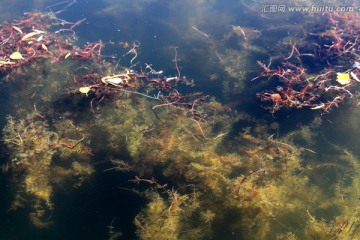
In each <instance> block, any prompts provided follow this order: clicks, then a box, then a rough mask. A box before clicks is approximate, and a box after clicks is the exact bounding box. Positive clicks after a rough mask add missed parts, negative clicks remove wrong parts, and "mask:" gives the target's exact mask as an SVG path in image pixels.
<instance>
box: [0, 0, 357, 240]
mask: <svg viewBox="0 0 360 240" xmlns="http://www.w3.org/2000/svg"><path fill="white" fill-rule="evenodd" d="M250 2H251V1H234V0H226V1H220V0H218V1H216V0H214V1H200V0H199V1H195V0H187V1H180V0H178V1H177V0H175V1H156V0H135V1H116V0H113V1H111V0H103V1H97V0H88V1H85V0H78V1H74V2H72V1H63V2H61V1H25V2H23V1H4V0H2V1H0V4H1V6H2V7H1V10H0V11H1V13H2V14H1V15H0V19H1V22H5V21H7V22H11V21H13V20H15V19H20V18H21V17H22V15H23V13H24V12H30V11H35V10H36V11H42V12H47V11H50V10H52V11H53V12H58V13H57V15H56V16H57V17H59V18H61V19H65V20H67V21H71V22H76V21H78V20H80V19H83V18H86V20H85V21H84V22H83V23H82V24H81V25H80V26H78V27H77V28H76V33H77V37H78V39H77V44H78V45H79V46H83V45H85V44H86V43H88V42H94V41H98V40H101V41H102V42H103V43H105V48H104V50H103V52H102V54H103V55H104V56H106V57H105V59H106V60H107V61H109V62H113V63H114V62H116V61H117V60H119V63H120V65H123V66H130V65H131V64H130V63H129V62H130V60H131V57H132V56H131V55H128V56H123V54H124V49H122V48H121V47H120V46H119V45H118V44H117V43H118V42H129V43H132V42H134V41H136V42H139V43H140V47H139V50H138V57H137V58H136V60H135V61H134V63H136V64H137V65H136V67H137V66H142V67H144V66H145V63H147V64H152V67H154V68H155V69H156V70H163V71H164V75H165V76H167V77H173V76H176V74H177V71H176V66H175V62H174V61H173V60H174V54H175V53H174V47H176V50H177V54H178V58H177V59H176V61H177V63H178V65H179V68H180V72H181V76H186V78H187V79H190V80H192V79H193V80H195V83H196V86H194V87H192V88H190V90H189V88H187V87H186V86H182V87H180V88H179V89H180V90H181V91H190V92H194V91H201V92H203V93H204V94H206V95H210V96H211V97H212V98H214V99H217V101H219V102H220V103H221V104H223V105H226V106H228V107H229V109H231V112H232V113H231V114H230V115H232V116H235V117H234V118H233V119H235V120H233V121H234V122H232V123H231V128H230V131H229V134H228V136H227V138H226V139H225V140H224V142H225V143H224V145H226V144H228V145H229V146H228V148H224V149H227V150H229V152H232V151H237V150H238V149H240V148H241V147H239V146H238V145H237V144H239V143H238V139H239V138H238V136H239V135H241V134H242V133H244V131H245V132H246V130H244V129H250V130H249V133H250V134H259V135H260V136H262V137H263V138H265V137H264V136H266V137H268V136H270V135H272V134H274V135H275V136H276V137H284V136H287V137H288V138H286V139H287V140H290V141H292V143H294V144H297V146H298V147H299V148H311V149H312V150H314V151H316V152H317V153H318V155H317V159H316V160H317V161H319V162H321V163H325V165H326V163H328V162H331V163H333V162H336V161H337V160H334V159H331V154H332V153H331V151H334V153H333V155H337V154H338V155H339V156H340V154H339V151H342V154H345V155H348V156H350V155H351V156H354V157H355V158H356V157H357V156H359V154H360V150H358V143H359V139H358V136H359V135H358V134H359V132H360V128H359V125H358V123H359V121H358V117H359V110H358V106H359V101H358V100H357V99H358V95H359V94H358V89H357V88H356V89H355V90H354V98H352V99H351V100H349V101H344V103H341V105H340V107H338V108H334V109H333V110H332V111H331V113H325V114H324V113H322V112H321V111H313V110H311V109H309V108H303V109H297V108H289V109H282V110H281V111H279V112H277V113H275V114H271V113H269V111H268V110H265V109H264V108H263V106H272V104H273V103H272V102H262V101H261V100H260V99H259V98H258V97H257V96H256V93H258V92H262V91H264V90H265V89H274V88H276V87H277V86H278V85H279V84H281V82H280V81H278V82H276V81H275V82H271V81H266V80H264V79H258V80H256V81H250V80H251V79H253V78H254V77H256V76H257V75H258V74H259V73H261V71H262V69H261V68H260V67H259V66H258V65H257V64H256V61H257V60H259V61H262V62H263V63H265V64H267V63H268V62H269V60H270V59H272V60H271V61H273V62H272V64H273V65H275V66H276V65H281V62H282V61H283V59H284V54H283V51H284V47H283V46H281V45H280V43H281V42H282V43H284V42H289V39H292V38H297V39H301V38H302V37H304V34H305V33H304V32H306V31H310V32H311V31H318V32H321V30H324V29H321V26H322V25H323V24H322V23H323V22H324V21H325V20H324V18H323V17H324V14H322V13H319V14H318V15H316V16H313V15H311V16H310V15H307V14H304V13H293V14H292V13H289V12H285V13H283V14H281V13H266V12H265V13H264V12H261V9H262V7H264V4H260V3H250ZM57 3H60V4H58V5H55V4H57ZM289 4H290V3H289ZM294 4H295V3H294ZM304 4H306V3H304ZM324 4H325V3H324ZM347 4H348V5H350V4H352V3H347ZM52 5H53V7H49V6H52ZM265 5H267V4H265ZM237 26H240V28H236V27H237ZM309 26H312V27H309ZM359 26H360V25H359ZM317 28H319V29H320V30H317ZM234 29H235V30H236V29H237V31H235V30H234ZM309 29H310V30H309ZM315 29H316V30H315ZM110 43H115V44H110ZM277 45H279V47H278V48H276V46H277ZM304 49H306V47H304ZM287 50H289V49H287ZM358 50H359V49H356V51H358ZM304 51H305V50H304ZM288 54H289V53H288V52H286V54H285V57H286V56H287V55H288ZM279 56H280V57H279ZM281 56H282V57H281ZM301 60H302V64H303V65H304V66H306V67H307V68H309V70H310V72H315V73H319V72H321V71H322V70H324V69H327V67H328V65H327V63H326V60H324V61H323V62H321V61H320V62H315V61H313V60H312V59H310V58H309V59H307V58H302V59H301ZM333 61H334V62H335V61H337V60H333ZM353 62H354V59H345V60H344V61H343V62H337V66H335V68H336V67H338V66H340V65H341V64H344V65H346V66H350V68H351V65H352V63H353ZM136 67H134V69H136ZM348 68H349V67H344V71H345V70H347V69H348ZM336 71H340V70H336ZM341 71H342V70H341ZM62 74H64V75H63V76H66V75H65V73H62ZM5 78H6V74H5V73H4V75H3V76H2V79H5ZM64 78H66V77H64ZM60 81H61V80H60ZM14 86H16V84H15V85H11V84H10V83H9V82H8V81H6V80H1V81H0V88H1V89H0V127H1V129H3V128H4V126H5V125H6V123H7V120H6V116H7V115H8V114H12V115H13V114H15V112H16V110H15V109H16V108H17V104H18V103H17V101H16V99H15V100H14V99H13V98H12V96H13V95H14V94H13V93H12V91H16V90H15V89H16V87H14ZM39 89H41V87H39ZM22 90H24V89H22ZM15 95H16V94H15ZM17 96H22V95H21V94H20V95H17ZM59 99H60V100H58V101H57V102H55V103H53V104H52V106H53V107H54V108H55V109H56V111H57V114H58V116H57V117H59V116H65V114H66V112H67V111H69V109H71V110H72V111H73V113H74V114H75V115H76V117H74V119H76V120H75V122H76V121H78V122H80V121H81V120H84V121H85V119H87V120H88V118H90V119H91V118H92V117H93V115H90V117H88V116H89V115H86V116H81V114H80V113H81V112H85V111H86V110H87V109H88V106H89V101H87V100H84V101H79V102H76V104H77V105H76V106H74V107H72V106H71V107H69V106H70V105H71V104H72V102H71V100H69V99H68V98H67V97H66V94H64V95H61V96H60V97H59ZM18 102H21V100H18ZM99 106H100V104H99ZM99 111H101V109H100V110H99ZM242 113H243V114H245V115H246V117H239V118H237V117H236V116H240V115H241V114H242ZM19 114H21V113H19ZM105 116H109V115H105ZM59 118H60V117H59ZM93 118H94V119H95V118H98V117H93ZM99 118H101V117H99ZM314 119H321V124H316V123H314V122H315V120H314ZM119 124H120V123H119ZM222 124H225V123H222ZM272 124H274V125H272ZM260 125H265V126H267V127H266V129H267V130H264V132H262V133H259V132H258V131H257V130H255V129H256V126H260ZM315 125H316V126H315ZM269 126H272V127H269ZM314 126H315V127H314ZM92 127H93V126H91V120H90V121H89V128H88V129H86V131H89V132H91V134H92V139H91V141H89V144H90V145H91V147H93V148H94V149H96V150H95V156H92V157H91V161H92V164H93V166H94V170H95V172H94V173H93V175H92V177H91V178H89V179H88V180H86V181H85V184H83V186H81V187H80V188H78V189H74V188H73V187H71V184H70V185H64V186H62V187H59V186H58V187H57V188H56V191H54V194H53V196H52V204H54V206H55V207H54V210H52V211H51V212H48V213H47V214H49V217H48V219H51V221H53V222H54V223H53V224H52V225H50V226H49V227H47V228H36V227H35V226H34V225H32V224H31V223H30V220H29V216H28V212H29V211H31V208H30V207H29V206H25V207H24V208H20V209H18V210H16V211H8V209H9V208H10V206H11V203H12V202H13V199H14V195H15V193H16V191H18V190H17V189H16V187H15V186H14V181H15V180H14V179H12V178H11V172H10V173H4V174H0V239H64V240H65V239H110V236H109V226H110V225H112V226H113V227H114V228H115V229H116V231H119V232H121V233H122V235H121V236H119V238H118V239H137V238H138V236H137V235H136V233H135V232H136V227H135V225H134V218H135V216H136V215H137V214H138V213H139V212H140V211H141V210H142V209H144V207H145V206H146V204H147V203H148V202H149V200H148V199H147V198H145V197H144V196H143V195H142V194H138V193H136V192H135V191H133V190H134V189H136V191H138V190H139V191H140V192H141V191H143V192H144V191H145V190H146V189H148V187H147V186H146V185H145V184H144V185H143V184H140V185H136V184H134V183H132V182H129V181H128V180H129V179H132V178H134V176H136V175H138V174H139V173H138V172H136V171H129V172H125V173H124V172H117V171H107V169H109V168H111V167H112V165H111V164H109V163H105V164H104V163H103V161H105V159H107V158H108V157H109V154H110V152H111V151H112V150H110V148H109V150H108V149H106V148H102V147H100V149H97V147H96V144H97V143H99V145H102V146H103V145H105V143H108V141H110V140H109V139H108V136H106V135H105V130H104V133H102V132H101V130H99V131H94V132H92V130H93V129H92ZM306 127H309V129H310V130H308V131H307V132H306V133H305V130H304V132H301V137H299V138H296V137H294V139H292V137H291V136H292V134H293V135H296V134H298V133H295V132H296V131H297V130H299V129H305V128H306ZM213 129H216V126H215V127H213ZM269 129H270V130H269ZM306 129H307V128H306ZM259 131H260V130H259ZM299 131H300V130H299ZM102 134H104V135H102ZM306 134H308V135H306ZM311 134H314V135H315V136H313V137H311V139H312V142H309V139H310V135H311ZM265 139H266V138H265ZM284 141H285V140H284ZM109 144H110V142H109ZM330 146H331V147H330ZM339 148H341V149H342V150H339ZM0 149H1V154H0V163H1V164H4V163H6V162H9V158H10V153H9V152H7V148H6V147H5V144H1V146H0ZM119 149H120V150H123V149H122V147H121V146H119ZM234 149H236V150H234ZM264 149H267V147H265V148H264ZM330 149H331V150H330ZM120 150H119V152H120V153H119V152H116V154H114V155H116V156H117V157H118V158H122V159H124V160H126V159H130V155H131V154H130V153H129V152H127V151H125V150H124V151H120ZM221 151H226V150H219V152H221ZM276 151H278V150H276ZM280 151H281V150H280ZM349 152H351V154H350V153H349ZM269 154H270V155H271V154H272V153H271V152H270V153H269ZM341 156H343V155H341ZM313 158H314V157H308V155H306V154H305V156H304V161H303V162H302V163H301V165H302V166H305V165H307V164H308V162H311V161H312V160H313ZM339 158H340V157H339ZM329 159H330V160H329ZM279 161H280V160H279ZM307 161H308V162H307ZM356 161H357V159H356V160H355V162H356ZM352 163H353V164H355V165H357V164H358V162H356V163H354V162H352ZM140 164H142V163H140ZM309 165H310V164H309ZM260 167H261V166H260ZM260 167H259V166H257V167H256V168H260ZM345 167H347V166H345ZM345 167H344V168H345ZM154 168H156V166H155V167H154ZM309 168H310V167H309ZM350 168H351V166H350ZM104 170H106V171H104ZM179 171H180V170H179ZM237 171H239V172H241V171H243V170H242V169H240V170H239V169H236V170H234V172H233V173H232V174H236V172H237ZM144 172H146V171H144ZM304 172H305V170H304ZM348 172H349V175H350V176H348V175H346V174H347V173H348ZM154 173H157V174H158V175H157V176H156V178H157V179H158V180H159V179H160V180H159V181H161V180H163V181H164V182H169V185H171V186H177V185H176V182H175V181H176V180H174V179H176V178H171V177H169V178H167V176H166V173H162V172H161V169H159V170H154ZM342 174H343V177H341V173H339V172H337V171H336V170H334V171H333V172H332V170H329V171H328V172H326V173H324V178H323V181H321V180H319V179H321V174H320V173H319V175H316V174H309V179H310V180H309V184H308V185H309V186H310V185H311V186H313V185H316V184H318V185H319V186H321V187H323V188H326V185H327V184H333V183H334V182H332V180H331V178H332V177H333V176H336V179H337V180H339V179H341V180H339V181H341V184H342V182H343V179H344V182H345V181H346V179H347V178H349V179H352V176H353V174H354V175H355V174H358V172H356V171H351V170H349V169H345V170H344V171H343V172H342ZM229 175H231V174H229ZM344 175H345V177H344ZM326 179H328V180H327V181H326ZM173 181H174V182H173ZM349 181H350V180H349ZM356 181H357V180H356ZM350 182H351V181H350ZM350 182H349V183H348V182H345V183H344V185H346V184H348V185H351V184H354V186H355V185H356V184H357V183H355V180H353V182H351V183H350ZM189 184H190V183H189ZM191 184H192V183H191ZM260 185H261V184H260ZM260 185H259V186H260ZM334 185H336V184H333V185H332V186H331V188H329V192H331V189H332V188H334ZM69 186H70V187H69ZM319 188H320V187H319ZM315 190H316V189H315ZM311 191H314V188H311ZM316 191H317V190H316ZM354 191H355V190H354ZM324 192H327V190H326V189H325V190H324ZM314 195H316V194H314ZM329 195H331V194H330V193H329ZM324 196H326V194H324ZM331 197H333V196H331ZM210 198H211V197H210ZM329 198H330V197H329ZM221 201H222V200H217V202H213V203H210V204H208V205H206V208H209V209H215V210H214V211H219V210H218V209H221V207H217V206H216V205H217V204H219V205H220V204H224V203H223V202H222V203H220V202H221ZM269 201H270V200H269ZM275 201H276V200H274V202H275ZM320 201H324V202H325V200H323V199H322V200H320ZM305 202H306V201H305ZM309 202H310V201H309ZM273 204H274V203H273ZM264 205H266V204H264ZM324 205H325V204H324ZM329 205H331V204H329ZM334 205H335V204H334ZM355 205H356V204H355ZM352 206H353V205H352ZM329 208H331V207H329ZM329 208H326V207H324V208H323V209H319V210H313V209H311V214H313V215H314V216H316V219H317V220H319V219H320V218H324V219H326V221H328V222H331V221H335V220H334V219H335V216H337V215H340V216H341V214H342V213H343V212H341V210H338V209H335V208H336V207H333V209H332V210H329ZM240 209H241V208H240ZM304 209H305V208H304V207H303V212H302V213H301V214H303V215H301V214H299V213H298V212H295V214H297V216H300V217H299V218H300V219H297V218H295V220H294V223H291V221H290V220H289V219H293V216H292V215H291V214H294V213H291V210H290V211H289V213H286V214H288V215H286V214H284V215H286V216H284V215H283V216H281V217H279V219H277V220H276V221H278V222H280V224H278V225H277V223H276V221H275V220H274V222H272V223H271V224H273V225H272V226H275V227H274V230H273V231H274V233H275V234H277V233H279V232H285V233H286V232H291V231H292V232H295V233H296V232H297V228H304V226H305V222H306V221H303V219H305V218H306V219H307V218H309V217H308V216H307V214H306V211H307V207H306V209H305V210H304ZM324 209H325V210H324ZM220 211H221V210H220ZM356 211H358V210H356ZM244 212H245V213H244ZM344 212H346V211H345V210H344ZM346 213H347V212H346ZM242 214H244V215H246V210H244V209H241V210H239V209H236V210H234V211H232V209H231V208H227V209H226V210H224V212H222V213H221V214H220V213H219V216H221V217H219V218H218V219H216V220H215V221H214V222H213V226H212V230H214V233H213V235H211V236H212V238H213V239H220V238H221V239H270V238H266V236H267V237H275V234H271V230H270V231H269V232H270V234H269V235H261V234H254V235H251V234H247V233H246V231H247V229H248V228H247V227H244V228H243V229H242V228H241V227H243V226H245V225H246V223H240V222H241V219H242V216H243V215H242ZM251 214H254V213H251ZM251 214H250V215H251ZM295 214H294V215H295ZM343 214H345V213H343ZM309 215H310V213H309ZM347 216H348V215H346V216H345V217H343V218H344V220H343V221H342V222H341V221H340V220H339V221H337V222H336V221H335V222H336V223H334V226H338V225H339V224H340V225H341V223H343V222H344V221H345V220H346V221H348V222H349V224H348V225H350V224H351V223H353V222H354V228H353V229H350V230H349V229H347V231H348V232H351V231H353V232H351V233H352V235H350V234H348V235H346V236H347V237H349V238H346V239H356V236H357V234H358V233H357V232H355V230H354V229H355V227H356V226H358V225H359V224H360V223H359V220H358V219H357V217H354V216H353V215H352V216H351V217H347ZM252 217H253V219H257V218H256V216H255V215H254V216H252ZM260 218H261V216H260ZM231 219H235V220H234V222H231V221H230V220H231ZM112 221H113V222H112ZM237 221H238V222H237ZM287 221H290V223H289V224H287V225H286V227H283V225H282V223H283V222H287ZM301 221H303V222H302V223H301V224H299V222H301ZM319 222H320V221H319ZM339 222H340V223H339ZM248 224H249V225H251V223H248ZM194 225H196V224H194ZM209 226H210V224H209ZM239 226H241V227H239ZM264 228H266V227H265V226H264ZM279 229H280V230H279ZM252 230H253V231H254V232H256V230H257V229H255V230H254V229H252ZM264 231H265V230H264ZM331 234H333V233H332V232H331V231H330V235H331ZM337 234H339V233H337ZM208 236H209V235H208ZM249 236H250V237H249ZM259 236H260V237H259ZM298 236H300V237H301V236H304V235H302V234H300V233H299V235H298ZM325 236H326V233H325ZM331 236H332V237H334V239H335V237H337V235H331ZM222 237H224V238H222ZM194 239H196V237H195V238H194ZM200 239H203V238H200ZM272 239H275V238H272ZM279 239H287V238H279ZM289 239H290V238H289ZM299 239H300V238H299ZM304 239H318V238H317V237H316V236H315V237H314V238H311V236H309V235H307V236H306V238H304ZM319 239H320V238H319ZM321 239H323V238H321Z"/></svg>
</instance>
